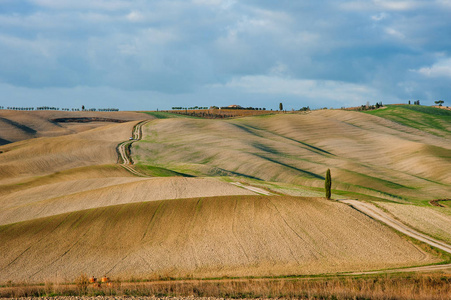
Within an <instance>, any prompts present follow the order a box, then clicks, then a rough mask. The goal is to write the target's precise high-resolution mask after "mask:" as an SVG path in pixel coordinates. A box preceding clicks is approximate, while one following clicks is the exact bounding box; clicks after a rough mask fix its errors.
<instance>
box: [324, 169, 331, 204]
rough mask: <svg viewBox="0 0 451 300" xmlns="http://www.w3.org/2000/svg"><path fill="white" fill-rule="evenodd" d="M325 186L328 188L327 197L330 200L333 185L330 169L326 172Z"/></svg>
mask: <svg viewBox="0 0 451 300" xmlns="http://www.w3.org/2000/svg"><path fill="white" fill-rule="evenodd" d="M324 185H325V188H326V199H329V200H330V196H331V191H330V189H331V187H332V179H331V177H330V169H327V172H326V180H325V182H324Z"/></svg>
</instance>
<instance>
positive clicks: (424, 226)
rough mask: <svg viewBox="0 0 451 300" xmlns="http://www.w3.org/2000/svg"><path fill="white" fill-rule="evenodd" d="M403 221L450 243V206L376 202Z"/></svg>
mask: <svg viewBox="0 0 451 300" xmlns="http://www.w3.org/2000/svg"><path fill="white" fill-rule="evenodd" d="M377 204H378V205H379V206H381V207H382V208H384V209H385V210H387V211H388V212H389V213H390V214H392V215H393V216H395V217H396V218H397V219H398V220H400V221H402V222H403V223H405V224H407V225H409V226H411V227H413V228H416V229H417V230H419V231H421V232H424V233H426V234H428V235H431V236H433V237H435V238H437V239H440V240H443V241H445V242H447V243H451V208H450V207H425V206H417V205H409V204H397V203H385V202H381V203H377Z"/></svg>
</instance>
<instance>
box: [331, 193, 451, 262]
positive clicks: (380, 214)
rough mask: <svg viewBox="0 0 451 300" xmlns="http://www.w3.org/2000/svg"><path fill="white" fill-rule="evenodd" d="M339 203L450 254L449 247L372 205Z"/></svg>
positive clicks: (345, 201) (351, 201)
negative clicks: (345, 204)
mask: <svg viewBox="0 0 451 300" xmlns="http://www.w3.org/2000/svg"><path fill="white" fill-rule="evenodd" d="M340 201H341V202H344V203H347V204H349V205H350V206H352V207H353V208H355V209H357V210H358V211H360V212H362V213H364V214H365V215H367V216H369V217H371V218H374V219H376V220H379V221H382V222H383V223H385V224H387V225H388V226H390V227H392V228H394V229H395V230H397V231H399V232H402V233H404V234H405V235H408V236H410V237H413V238H414V239H417V240H419V241H422V242H424V243H426V244H429V245H431V246H433V247H436V248H438V249H440V250H443V251H445V252H448V253H451V245H448V244H447V243H444V242H442V241H439V240H436V239H434V238H432V237H430V236H427V235H425V234H422V233H421V232H418V231H416V230H414V229H412V228H410V227H408V226H406V225H404V224H403V223H401V222H399V221H397V220H395V219H394V218H393V217H392V216H390V215H388V214H387V213H385V212H384V211H383V210H381V209H380V208H378V207H376V206H375V205H373V204H370V203H365V202H360V201H357V200H340Z"/></svg>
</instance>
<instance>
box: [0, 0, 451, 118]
mask: <svg viewBox="0 0 451 300" xmlns="http://www.w3.org/2000/svg"><path fill="white" fill-rule="evenodd" d="M450 16H451V0H429V1H415V0H414V1H396V0H394V1H388V0H366V1H361V0H351V1H336V0H335V1H333V0H330V1H328V0H324V1H322V0H318V1H306V0H297V1H292V0H291V1H285V0H277V1H275V0H272V1H270V0H243V1H234V0H183V1H178V0H174V1H168V0H152V1H150V0H148V1H146V0H129V1H123V0H75V1H74V0H29V1H21V0H0V106H4V107H8V106H17V107H36V106H56V107H60V108H74V107H75V108H76V107H81V106H82V105H84V106H85V107H87V108H119V109H121V110H156V109H160V110H164V109H170V108H171V107H173V106H183V107H185V106H212V105H216V106H227V105H231V104H239V105H241V106H245V107H248V106H252V107H261V108H263V107H264V108H266V109H268V110H269V109H278V107H279V103H280V102H282V103H283V105H284V108H285V109H288V110H291V109H300V108H302V107H304V106H310V107H311V108H322V107H328V108H332V107H333V108H340V107H349V106H357V105H362V104H366V103H367V101H369V102H370V103H372V104H374V103H376V102H383V103H385V104H388V103H407V101H408V100H412V103H413V101H415V100H420V101H421V104H424V105H432V104H433V103H434V101H436V100H444V101H445V105H450V104H451V103H450V102H451V99H450V98H449V96H451V17H450Z"/></svg>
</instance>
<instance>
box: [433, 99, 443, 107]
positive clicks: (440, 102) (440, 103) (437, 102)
mask: <svg viewBox="0 0 451 300" xmlns="http://www.w3.org/2000/svg"><path fill="white" fill-rule="evenodd" d="M443 102H444V101H443V100H438V101H435V104H437V105H438V106H442V104H443Z"/></svg>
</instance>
